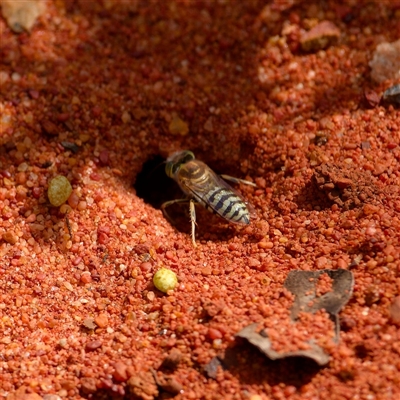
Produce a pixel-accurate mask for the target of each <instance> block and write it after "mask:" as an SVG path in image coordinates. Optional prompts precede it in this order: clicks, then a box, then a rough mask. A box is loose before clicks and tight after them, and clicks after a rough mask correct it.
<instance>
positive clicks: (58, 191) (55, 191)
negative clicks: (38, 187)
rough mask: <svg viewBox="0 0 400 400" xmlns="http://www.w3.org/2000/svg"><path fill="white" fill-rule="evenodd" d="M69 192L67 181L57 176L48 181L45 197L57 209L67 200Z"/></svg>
mask: <svg viewBox="0 0 400 400" xmlns="http://www.w3.org/2000/svg"><path fill="white" fill-rule="evenodd" d="M71 192H72V186H71V184H70V183H69V180H68V179H67V178H66V177H65V176H62V175H58V176H56V177H54V178H53V179H52V180H51V181H50V183H49V189H48V190H47V196H48V197H49V200H50V203H51V204H52V205H53V206H55V207H58V206H61V204H64V203H65V202H66V201H67V200H68V197H69V196H70V194H71Z"/></svg>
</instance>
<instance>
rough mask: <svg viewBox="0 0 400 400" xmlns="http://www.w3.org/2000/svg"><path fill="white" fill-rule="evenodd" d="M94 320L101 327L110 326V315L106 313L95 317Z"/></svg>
mask: <svg viewBox="0 0 400 400" xmlns="http://www.w3.org/2000/svg"><path fill="white" fill-rule="evenodd" d="M94 322H95V323H96V325H97V326H98V327H99V328H106V327H107V326H108V317H107V315H106V314H103V313H102V314H99V315H98V316H97V317H96V318H95V319H94Z"/></svg>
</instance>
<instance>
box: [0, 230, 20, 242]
mask: <svg viewBox="0 0 400 400" xmlns="http://www.w3.org/2000/svg"><path fill="white" fill-rule="evenodd" d="M2 238H3V240H4V241H6V242H7V243H9V244H12V245H14V244H16V243H17V242H18V236H17V235H16V234H15V233H14V232H13V231H7V232H5V233H3V235H2Z"/></svg>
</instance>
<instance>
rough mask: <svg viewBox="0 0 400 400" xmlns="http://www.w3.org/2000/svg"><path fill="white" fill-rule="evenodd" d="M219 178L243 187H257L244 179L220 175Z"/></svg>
mask: <svg viewBox="0 0 400 400" xmlns="http://www.w3.org/2000/svg"><path fill="white" fill-rule="evenodd" d="M220 177H221V178H222V179H225V180H226V181H229V182H233V183H243V184H245V185H249V186H253V187H257V185H256V184H255V183H253V182H250V181H246V180H245V179H239V178H235V177H233V176H230V175H220Z"/></svg>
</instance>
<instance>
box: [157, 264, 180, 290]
mask: <svg viewBox="0 0 400 400" xmlns="http://www.w3.org/2000/svg"><path fill="white" fill-rule="evenodd" d="M153 283H154V286H155V287H156V288H157V289H158V290H160V291H161V292H164V293H167V292H168V290H173V289H175V287H176V285H177V284H178V278H177V277H176V274H175V272H174V271H171V270H170V269H168V268H160V269H159V270H158V271H157V272H156V273H155V274H154V276H153Z"/></svg>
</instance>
